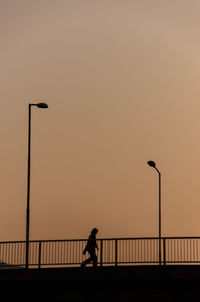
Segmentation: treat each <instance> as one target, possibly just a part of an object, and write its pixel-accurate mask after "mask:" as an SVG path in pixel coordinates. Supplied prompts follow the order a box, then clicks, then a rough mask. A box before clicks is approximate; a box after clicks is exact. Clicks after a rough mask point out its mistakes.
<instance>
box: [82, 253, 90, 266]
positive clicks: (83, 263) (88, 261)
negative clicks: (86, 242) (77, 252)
mask: <svg viewBox="0 0 200 302" xmlns="http://www.w3.org/2000/svg"><path fill="white" fill-rule="evenodd" d="M91 261H92V257H91V255H90V257H89V258H88V259H86V260H85V261H83V262H82V264H81V266H82V267H84V266H86V265H87V264H88V263H90V262H91Z"/></svg>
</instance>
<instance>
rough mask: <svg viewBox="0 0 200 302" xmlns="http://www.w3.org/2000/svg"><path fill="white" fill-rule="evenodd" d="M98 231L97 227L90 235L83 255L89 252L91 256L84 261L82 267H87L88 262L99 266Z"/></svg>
mask: <svg viewBox="0 0 200 302" xmlns="http://www.w3.org/2000/svg"><path fill="white" fill-rule="evenodd" d="M97 233H98V230H97V228H94V229H93V230H92V231H91V233H90V236H89V238H88V241H87V244H86V247H85V248H84V250H83V255H85V254H86V252H88V253H89V255H90V257H89V258H88V259H86V260H85V261H83V262H82V264H81V267H85V266H86V264H88V263H90V262H93V267H97V255H96V249H97V250H98V249H99V248H98V245H97V242H96V234H97Z"/></svg>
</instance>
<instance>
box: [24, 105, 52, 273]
mask: <svg viewBox="0 0 200 302" xmlns="http://www.w3.org/2000/svg"><path fill="white" fill-rule="evenodd" d="M32 106H35V107H38V108H41V109H46V108H48V105H47V104H46V103H38V104H29V105H28V179H27V209H26V268H28V260H29V228H30V171H31V107H32Z"/></svg>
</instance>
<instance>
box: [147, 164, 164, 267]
mask: <svg viewBox="0 0 200 302" xmlns="http://www.w3.org/2000/svg"><path fill="white" fill-rule="evenodd" d="M147 164H148V165H149V166H150V167H152V168H154V169H155V170H156V171H157V172H158V179H159V193H158V196H159V215H158V225H159V231H158V233H159V264H160V265H161V173H160V171H159V170H158V168H157V167H156V164H155V162H154V161H152V160H149V161H148V162H147Z"/></svg>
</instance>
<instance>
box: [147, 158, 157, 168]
mask: <svg viewBox="0 0 200 302" xmlns="http://www.w3.org/2000/svg"><path fill="white" fill-rule="evenodd" d="M147 164H148V165H149V166H150V167H153V168H155V167H156V163H155V162H154V161H153V160H149V161H148V162H147Z"/></svg>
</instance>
